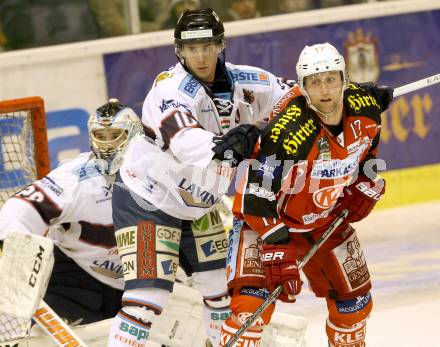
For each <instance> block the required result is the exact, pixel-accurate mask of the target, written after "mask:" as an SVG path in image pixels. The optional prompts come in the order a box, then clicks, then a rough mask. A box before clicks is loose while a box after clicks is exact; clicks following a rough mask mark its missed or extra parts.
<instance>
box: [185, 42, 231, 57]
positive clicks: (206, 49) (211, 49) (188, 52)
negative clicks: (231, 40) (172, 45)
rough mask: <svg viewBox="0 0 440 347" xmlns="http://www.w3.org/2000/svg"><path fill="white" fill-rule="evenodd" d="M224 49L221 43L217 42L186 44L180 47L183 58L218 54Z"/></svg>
mask: <svg viewBox="0 0 440 347" xmlns="http://www.w3.org/2000/svg"><path fill="white" fill-rule="evenodd" d="M221 51H222V48H221V46H220V45H217V44H215V43H199V44H192V45H191V44H186V45H183V47H182V48H180V55H181V56H182V57H183V58H192V57H199V56H202V57H206V56H211V55H218V54H220V53H221Z"/></svg>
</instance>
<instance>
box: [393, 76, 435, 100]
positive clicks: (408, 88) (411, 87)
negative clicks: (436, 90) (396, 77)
mask: <svg viewBox="0 0 440 347" xmlns="http://www.w3.org/2000/svg"><path fill="white" fill-rule="evenodd" d="M437 83H440V73H438V74H436V75H432V76H429V77H426V78H422V79H421V80H418V81H415V82H412V83H408V84H405V85H403V86H401V87H398V88H396V89H394V93H393V96H394V97H398V96H400V95H403V94H407V93H411V92H413V91H415V90H418V89H422V88H426V87H429V86H432V85H434V84H437Z"/></svg>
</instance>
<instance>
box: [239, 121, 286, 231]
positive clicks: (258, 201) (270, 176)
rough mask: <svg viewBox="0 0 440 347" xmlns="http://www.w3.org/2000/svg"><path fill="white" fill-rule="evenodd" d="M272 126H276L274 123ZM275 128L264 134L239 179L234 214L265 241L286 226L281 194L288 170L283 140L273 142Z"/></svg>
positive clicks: (269, 128)
mask: <svg viewBox="0 0 440 347" xmlns="http://www.w3.org/2000/svg"><path fill="white" fill-rule="evenodd" d="M271 124H272V123H271ZM270 136H271V125H270V124H269V126H268V127H266V129H265V130H264V131H263V133H262V136H261V141H260V143H259V144H258V145H257V148H256V152H255V156H254V158H253V159H251V160H250V161H249V165H248V166H247V168H246V170H245V172H244V173H243V175H242V176H241V177H240V178H239V180H240V183H239V186H238V190H237V194H236V196H235V199H234V207H233V211H234V214H235V215H236V216H238V217H239V218H242V219H244V220H245V221H246V223H247V224H248V225H249V226H250V227H251V228H252V229H253V230H255V231H257V232H258V233H259V235H260V236H261V237H262V238H263V239H264V238H266V237H268V236H269V235H270V234H272V233H273V232H275V231H277V230H278V229H280V228H282V227H283V226H285V224H284V223H283V221H282V219H281V218H280V214H279V199H278V195H279V193H280V191H281V188H282V186H283V184H284V180H283V177H285V174H284V173H285V172H286V170H287V171H288V170H289V168H287V167H284V165H282V164H283V161H284V157H283V151H282V150H281V148H280V143H282V141H279V142H277V143H273V142H272V141H271V139H270Z"/></svg>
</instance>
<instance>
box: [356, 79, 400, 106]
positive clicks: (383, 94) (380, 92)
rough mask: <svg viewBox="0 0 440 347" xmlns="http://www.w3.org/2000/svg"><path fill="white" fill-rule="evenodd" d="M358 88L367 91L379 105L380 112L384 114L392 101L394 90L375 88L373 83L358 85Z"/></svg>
mask: <svg viewBox="0 0 440 347" xmlns="http://www.w3.org/2000/svg"><path fill="white" fill-rule="evenodd" d="M359 87H360V88H362V89H364V90H366V91H368V92H369V93H370V94H372V95H373V96H374V98H375V99H376V100H377V102H378V103H379V105H380V110H381V112H384V111H386V110H387V109H388V106H390V104H391V101H393V93H394V89H393V88H391V87H387V86H377V85H376V84H375V83H373V82H365V83H359Z"/></svg>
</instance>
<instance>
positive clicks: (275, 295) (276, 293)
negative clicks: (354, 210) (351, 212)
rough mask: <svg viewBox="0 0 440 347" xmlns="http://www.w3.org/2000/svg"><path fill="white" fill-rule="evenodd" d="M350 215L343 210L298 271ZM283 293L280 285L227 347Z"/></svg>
mask: <svg viewBox="0 0 440 347" xmlns="http://www.w3.org/2000/svg"><path fill="white" fill-rule="evenodd" d="M347 215H348V210H343V211H342V213H341V214H340V215H339V217H338V218H336V219H335V220H334V221H333V223H332V224H331V225H330V226H329V227H328V228H327V230H326V231H325V232H324V233H323V234H322V236H321V237H320V238H319V239H318V241H316V243H315V244H314V245H313V247H312V248H311V249H310V251H309V252H308V253H307V254H306V255H305V256H304V258H303V259H302V260H301V261H300V262H299V263H298V270H301V269H302V268H303V267H304V266H305V265H306V264H307V262H308V261H309V260H310V258H311V257H313V256H314V255H315V253H316V251H317V250H318V249H319V248H320V247H321V246H322V244H323V243H324V242H325V241H327V239H328V238H329V237H330V236H331V235H332V234H333V232H334V231H335V230H336V229H337V227H338V226H339V225H340V224H341V223H342V222H343V221H344V219H345V217H347ZM282 291H283V286H282V285H281V284H280V285H279V286H278V287H276V288H275V290H274V291H273V292H272V293H270V295H269V296H268V297H267V299H266V300H265V301H264V302H263V303H262V304H261V305H260V307H258V308H257V310H256V311H255V312H254V313H253V314H252V315H251V316H250V317H249V318H248V319H247V320H246V321H245V322H244V323H243V325H242V326H241V328H240V329H239V330H238V331H237V332H236V333H235V335H234V336H233V337H232V338H231V339H230V340H229V341H228V342H226V344H225V347H232V346H233V345H234V344H235V343H236V342H237V341H238V340H239V339H240V337H241V335H243V334H244V333H245V331H246V330H247V329H248V328H249V327H250V326H251V325H252V324H254V322H255V321H256V320H257V319H258V317H260V314H261V313H262V312H263V311H264V310H265V309H266V308H267V307H268V306H269V305H270V304H272V303H273V302H275V300H276V299H277V298H278V296H279V295H280V294H281V292H282Z"/></svg>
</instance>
